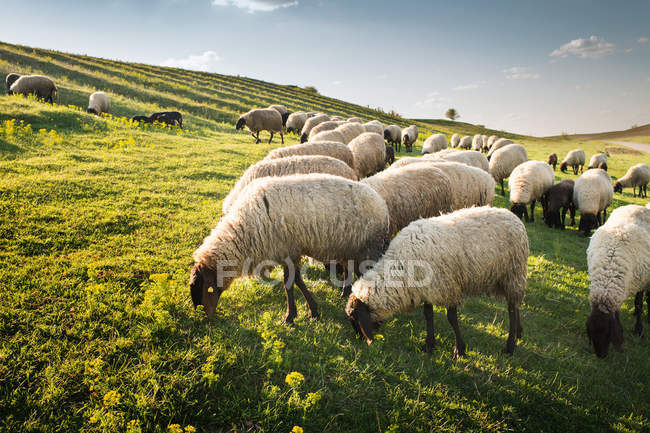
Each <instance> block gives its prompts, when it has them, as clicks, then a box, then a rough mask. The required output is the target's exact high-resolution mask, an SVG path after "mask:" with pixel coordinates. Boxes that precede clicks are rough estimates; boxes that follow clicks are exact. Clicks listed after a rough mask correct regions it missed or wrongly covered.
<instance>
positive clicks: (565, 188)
mask: <svg viewBox="0 0 650 433" xmlns="http://www.w3.org/2000/svg"><path fill="white" fill-rule="evenodd" d="M573 186H574V182H573V181H572V180H571V179H565V180H563V181H562V182H559V183H556V184H555V185H553V186H552V187H550V188H549V189H548V191H547V192H546V194H545V196H544V197H543V200H544V203H545V205H544V208H545V211H544V222H545V223H546V225H547V226H549V227H551V228H552V227H555V228H558V229H562V230H564V220H565V217H566V213H567V210H568V211H570V212H571V226H573V225H574V224H575V219H576V208H575V206H574V205H573ZM560 208H561V209H562V213H561V214H560Z"/></svg>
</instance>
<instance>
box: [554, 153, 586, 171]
mask: <svg viewBox="0 0 650 433" xmlns="http://www.w3.org/2000/svg"><path fill="white" fill-rule="evenodd" d="M586 159H587V155H586V154H585V151H584V150H581V149H573V150H571V151H569V153H567V155H566V157H565V158H564V159H563V160H562V162H561V163H560V171H561V172H562V173H566V169H567V166H571V167H572V168H573V174H578V167H579V168H580V173H582V169H583V167H584V165H585V161H586Z"/></svg>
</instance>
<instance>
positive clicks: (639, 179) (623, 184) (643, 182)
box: [614, 164, 650, 197]
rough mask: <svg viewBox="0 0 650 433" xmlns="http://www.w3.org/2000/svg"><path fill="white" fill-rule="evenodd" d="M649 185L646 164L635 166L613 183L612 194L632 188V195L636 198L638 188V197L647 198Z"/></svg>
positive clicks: (649, 178) (649, 173)
mask: <svg viewBox="0 0 650 433" xmlns="http://www.w3.org/2000/svg"><path fill="white" fill-rule="evenodd" d="M648 183H650V167H648V165H647V164H637V165H633V166H632V167H630V168H629V169H628V170H627V172H626V173H625V176H623V177H621V178H620V179H618V180H617V181H616V182H614V192H618V193H622V192H623V188H629V187H632V195H633V196H634V197H636V187H637V186H638V187H639V197H648Z"/></svg>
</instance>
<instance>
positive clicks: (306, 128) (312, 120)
mask: <svg viewBox="0 0 650 433" xmlns="http://www.w3.org/2000/svg"><path fill="white" fill-rule="evenodd" d="M329 120H330V117H329V116H328V115H327V114H317V115H316V116H314V117H309V118H308V119H307V120H306V121H305V124H304V125H303V127H302V129H301V130H300V142H301V143H304V142H306V141H307V137H309V133H310V132H311V130H312V129H313V128H314V127H316V125H318V124H319V123H323V122H327V121H329Z"/></svg>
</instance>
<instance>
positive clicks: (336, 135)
mask: <svg viewBox="0 0 650 433" xmlns="http://www.w3.org/2000/svg"><path fill="white" fill-rule="evenodd" d="M312 131H314V130H313V129H312ZM310 135H311V134H310ZM309 141H311V142H315V141H337V142H339V143H343V144H345V138H344V137H343V134H341V133H340V132H339V131H337V130H336V129H332V130H330V131H321V132H319V133H318V134H315V135H312V136H311V137H310V138H309Z"/></svg>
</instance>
